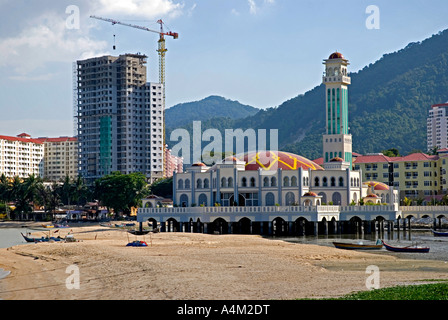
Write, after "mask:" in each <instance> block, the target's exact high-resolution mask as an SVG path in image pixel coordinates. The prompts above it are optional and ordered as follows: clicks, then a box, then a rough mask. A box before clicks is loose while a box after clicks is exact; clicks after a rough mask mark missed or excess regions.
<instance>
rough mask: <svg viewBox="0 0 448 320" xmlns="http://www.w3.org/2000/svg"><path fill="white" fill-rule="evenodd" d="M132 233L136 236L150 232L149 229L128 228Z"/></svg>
mask: <svg viewBox="0 0 448 320" xmlns="http://www.w3.org/2000/svg"><path fill="white" fill-rule="evenodd" d="M128 232H129V233H130V234H133V235H136V236H143V235H145V234H148V233H150V232H151V231H149V230H128Z"/></svg>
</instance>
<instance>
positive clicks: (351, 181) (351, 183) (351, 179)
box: [350, 178, 353, 187]
mask: <svg viewBox="0 0 448 320" xmlns="http://www.w3.org/2000/svg"><path fill="white" fill-rule="evenodd" d="M350 187H353V178H350Z"/></svg>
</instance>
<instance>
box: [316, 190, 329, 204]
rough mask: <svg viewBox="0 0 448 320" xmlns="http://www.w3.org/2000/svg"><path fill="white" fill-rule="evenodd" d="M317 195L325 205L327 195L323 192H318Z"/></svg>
mask: <svg viewBox="0 0 448 320" xmlns="http://www.w3.org/2000/svg"><path fill="white" fill-rule="evenodd" d="M318 195H319V196H321V197H322V203H327V194H326V193H325V192H319V194H318Z"/></svg>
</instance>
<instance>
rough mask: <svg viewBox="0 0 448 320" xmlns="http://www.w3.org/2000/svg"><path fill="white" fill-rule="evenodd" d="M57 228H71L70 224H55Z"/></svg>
mask: <svg viewBox="0 0 448 320" xmlns="http://www.w3.org/2000/svg"><path fill="white" fill-rule="evenodd" d="M54 226H55V228H70V227H69V225H68V224H57V223H55V224H54Z"/></svg>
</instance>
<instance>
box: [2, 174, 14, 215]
mask: <svg viewBox="0 0 448 320" xmlns="http://www.w3.org/2000/svg"><path fill="white" fill-rule="evenodd" d="M10 200H11V186H10V183H9V181H8V178H7V177H6V176H5V174H2V175H1V176H0V203H1V204H3V203H4V204H5V212H6V215H7V219H9V218H10V217H9V210H8V201H10Z"/></svg>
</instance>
